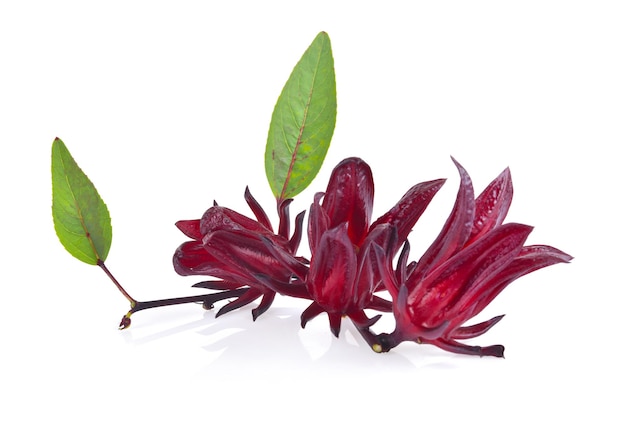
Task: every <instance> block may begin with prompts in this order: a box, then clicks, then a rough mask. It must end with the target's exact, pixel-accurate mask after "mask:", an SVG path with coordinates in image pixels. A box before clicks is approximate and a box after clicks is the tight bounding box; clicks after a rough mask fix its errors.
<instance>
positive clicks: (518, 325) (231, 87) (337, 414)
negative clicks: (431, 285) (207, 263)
mask: <svg viewBox="0 0 626 428" xmlns="http://www.w3.org/2000/svg"><path fill="white" fill-rule="evenodd" d="M227 3H228V4H227ZM226 4H227V5H226ZM624 22H626V13H625V10H624V6H623V3H622V2H619V1H615V2H610V1H563V2H558V1H525V2H503V1H463V2H419V1H415V2H394V1H388V2H384V3H383V2H367V1H360V2H352V3H351V2H339V1H336V2H329V1H323V0H318V1H315V2H310V1H309V2H298V1H290V2H277V1H259V2H252V1H233V2H200V1H198V2H193V1H177V2H159V1H151V2H116V1H109V2H102V3H100V4H96V3H95V2H89V3H88V2H75V3H69V2H41V3H35V2H28V1H23V2H3V3H2V5H1V6H0V135H1V137H2V140H3V150H2V155H1V156H0V162H1V168H0V174H1V177H0V178H1V180H0V185H1V186H2V210H1V212H0V216H1V217H0V228H1V230H0V236H1V237H2V238H1V239H2V246H1V251H2V254H1V257H0V260H1V262H0V263H2V264H1V266H2V279H1V289H0V317H1V319H0V321H1V324H0V325H1V328H2V335H1V338H0V340H1V343H2V345H1V346H2V348H1V353H0V392H2V393H3V395H4V397H5V398H3V400H2V402H3V404H2V410H1V411H0V425H2V426H12V427H18V426H19V427H22V426H37V425H38V426H52V425H54V426H56V425H59V426H61V425H62V426H72V427H73V426H81V427H82V426H121V425H122V424H124V425H125V426H130V425H133V424H134V425H139V424H140V425H141V426H166V425H170V426H206V425H210V426H217V424H221V425H222V426H224V424H229V425H231V424H232V425H234V426H240V425H241V426H242V425H243V423H250V424H252V423H254V424H266V423H267V424H271V425H272V426H298V425H303V426H320V425H322V424H324V425H332V426H335V425H337V426H339V424H343V425H344V426H346V424H350V425H348V426H356V425H352V424H356V423H367V424H369V425H374V424H377V425H381V424H385V425H386V424H391V423H402V424H403V425H406V426H457V425H459V424H463V426H481V427H485V426H486V427H491V426H514V425H518V426H569V425H571V424H573V423H575V422H576V423H577V425H578V426H598V427H599V426H602V427H612V426H623V424H624V423H625V418H624V416H623V411H620V410H619V408H620V406H622V405H623V402H624V386H623V385H624V381H625V378H624V369H623V366H624V363H623V355H624V352H623V351H624V345H623V336H624V333H623V332H624V328H623V323H624V315H623V298H624V291H623V289H624V285H625V284H624V278H623V266H624V260H623V248H622V244H623V242H624V240H625V238H626V237H625V235H624V214H623V208H622V204H621V199H622V198H623V196H624V190H623V184H624V179H623V172H622V171H620V168H622V163H623V162H622V156H623V155H622V146H623V145H624V142H625V137H626V131H625V129H626V127H625V122H624V118H625V113H626V101H625V100H626V83H625V82H626V79H625V77H624V76H626V57H625V52H626V51H625V48H626V26H625V25H624ZM321 30H324V31H327V32H328V33H329V35H330V37H331V41H332V47H333V53H334V57H335V67H336V73H337V93H338V106H339V107H338V117H337V127H336V131H335V135H334V139H333V143H332V145H331V148H330V150H329V153H328V156H327V163H326V164H325V166H324V167H323V169H322V171H321V172H320V174H319V176H318V177H317V179H316V180H315V181H314V183H313V185H312V187H311V188H310V189H307V190H306V191H305V192H304V193H302V194H301V195H300V196H299V197H297V198H296V202H295V203H294V205H293V207H294V213H295V212H297V211H300V210H303V209H306V208H307V207H308V205H309V204H310V203H311V201H312V196H313V193H314V192H315V191H320V190H323V189H324V188H325V186H326V180H327V178H328V176H329V173H330V170H331V169H332V167H333V166H334V164H336V163H337V162H338V161H339V160H341V159H343V158H344V157H346V156H353V155H354V156H360V157H362V158H364V159H365V160H366V161H368V162H369V163H370V165H371V167H372V169H373V171H374V176H375V181H376V189H377V190H376V202H375V215H380V214H382V213H383V212H384V211H386V210H387V209H388V208H389V207H391V205H392V204H393V203H394V202H395V201H396V200H397V199H398V198H399V197H400V196H401V195H402V194H403V193H404V192H405V191H406V190H407V189H408V188H409V187H410V186H411V185H413V184H415V183H417V182H420V181H425V180H431V179H435V178H440V177H447V178H449V180H448V182H447V184H446V186H444V189H443V190H442V191H441V192H440V193H439V194H438V195H437V197H436V199H435V200H434V202H433V203H432V205H431V206H430V207H429V210H428V212H427V214H425V215H424V217H423V218H422V220H421V221H420V223H419V225H418V227H417V228H416V229H415V230H414V232H413V234H412V243H413V248H414V249H415V250H414V251H415V252H414V253H413V254H414V256H415V257H417V256H418V254H419V251H420V249H422V250H423V248H424V247H425V246H426V245H427V243H428V241H429V239H432V238H433V237H434V236H435V235H436V234H437V233H438V231H439V228H440V227H441V225H442V223H443V221H444V220H445V218H446V216H447V213H448V212H449V210H450V208H451V207H452V204H453V201H454V196H455V193H456V189H457V185H458V178H457V174H456V170H455V168H454V166H453V164H452V162H451V161H450V159H449V156H450V155H453V156H454V157H455V158H456V159H458V160H459V161H460V162H461V163H462V164H463V165H464V166H465V167H466V169H467V170H468V171H469V173H470V174H471V176H472V178H473V179H474V184H475V187H476V189H477V191H479V190H481V189H482V188H483V187H484V186H485V185H486V184H487V183H488V182H489V181H491V179H493V178H494V177H495V176H496V175H497V174H498V173H499V172H500V171H501V170H502V169H503V168H505V167H506V166H509V167H510V168H511V171H512V174H513V182H514V186H515V192H516V193H515V198H514V201H513V206H512V208H511V211H510V214H509V220H510V221H516V222H522V223H527V224H530V225H533V226H535V230H534V231H533V233H532V234H531V236H530V238H529V240H528V243H542V244H550V245H553V246H556V247H558V248H560V249H562V250H564V251H566V252H568V253H570V254H572V255H573V256H575V260H574V261H573V262H572V263H571V264H569V265H558V266H553V267H550V268H546V269H544V270H542V271H538V272H535V273H533V274H531V275H528V276H527V277H524V278H522V279H520V280H518V281H517V282H516V283H514V284H513V285H512V286H510V287H509V288H508V289H507V290H506V291H505V292H504V293H503V294H502V295H500V296H499V297H498V299H496V301H494V302H493V304H492V305H491V306H490V307H489V308H488V309H487V310H486V311H485V312H484V313H483V314H482V315H481V318H483V319H486V318H487V317H491V316H494V315H497V314H501V313H506V314H507V316H506V317H505V318H504V320H503V321H502V322H501V323H500V324H499V325H498V326H496V327H495V328H494V329H493V330H491V331H490V332H489V333H488V334H486V335H484V336H482V337H480V338H478V339H476V341H475V343H477V344H481V345H491V344H495V343H502V344H504V345H505V346H506V359H495V358H482V359H481V358H476V357H466V356H458V355H453V354H448V353H445V352H443V351H440V350H438V349H437V348H433V347H429V346H420V345H417V344H404V345H402V346H400V347H398V348H396V349H395V350H393V351H392V352H391V353H389V354H385V355H377V354H374V353H373V352H371V351H370V350H368V348H367V346H365V344H364V343H363V342H362V341H361V340H360V338H358V337H356V336H355V332H354V329H353V328H351V326H350V325H349V323H347V322H344V324H343V329H342V334H341V336H340V339H339V340H336V339H334V338H333V337H332V336H331V334H330V332H329V331H328V323H327V320H326V319H325V318H324V317H319V318H317V319H315V320H314V321H312V322H311V323H310V324H309V325H308V326H307V328H306V329H305V330H301V329H300V328H299V322H298V321H299V314H300V312H301V310H302V308H303V307H304V304H305V303H304V302H299V301H295V300H288V299H279V300H277V301H276V303H275V304H274V306H273V307H272V308H271V309H270V310H269V311H268V312H267V313H266V314H264V315H263V316H262V317H261V318H260V319H259V320H257V322H255V323H253V322H252V321H251V316H250V313H249V310H250V309H251V308H252V306H248V307H246V308H244V309H243V310H240V311H237V312H234V313H231V314H228V315H226V316H224V317H222V318H219V319H217V320H216V319H215V318H214V312H212V311H210V312H204V311H203V310H202V309H201V308H199V307H198V306H196V305H186V306H182V307H176V308H165V309H156V310H150V311H146V312H141V313H138V314H136V315H135V316H134V317H133V325H132V327H131V328H130V329H129V330H128V331H124V332H119V331H118V330H117V323H118V322H119V319H120V318H121V316H122V315H123V314H124V313H125V312H126V311H127V310H128V304H127V302H126V301H125V300H124V299H123V297H122V296H121V295H120V294H119V293H118V292H117V291H116V290H115V289H114V287H113V285H112V284H111V283H110V282H109V281H108V279H107V278H106V277H105V276H104V274H103V273H102V272H101V271H100V270H99V269H97V268H95V267H92V266H87V265H83V264H82V263H80V262H79V261H77V260H75V259H73V258H72V257H71V256H70V255H69V254H67V253H66V252H65V250H64V249H63V248H62V246H61V245H60V244H59V242H58V240H57V238H56V236H55V233H54V230H53V226H52V219H51V214H50V203H51V194H50V190H51V189H50V147H51V143H52V141H53V139H54V138H55V137H57V136H58V137H60V138H62V139H63V140H64V141H65V143H66V145H67V146H68V148H69V149H70V151H71V152H72V154H73V155H74V157H75V159H76V160H77V161H78V163H79V164H80V165H81V166H82V168H83V169H84V170H85V171H86V172H87V174H88V175H89V176H90V178H91V179H92V181H94V183H95V184H96V186H97V188H98V190H99V191H100V194H101V195H102V197H103V198H104V200H105V201H106V202H107V204H108V206H109V210H110V211H111V214H112V218H113V230H114V234H113V235H114V238H113V245H112V248H111V252H110V255H109V258H108V259H107V265H108V266H109V268H110V269H111V270H112V271H113V272H114V274H115V275H116V276H117V277H118V279H119V280H120V281H121V282H122V283H123V284H124V285H125V286H126V288H127V289H128V290H129V292H130V293H131V294H132V295H133V296H135V297H136V298H138V299H140V300H149V299H156V298H165V297H173V296H182V295H186V294H193V293H194V291H193V290H191V289H190V288H189V286H190V285H192V284H193V283H194V282H195V281H196V278H189V277H187V278H182V277H179V276H177V275H176V274H175V273H174V271H173V269H172V266H171V255H172V253H173V251H174V249H175V248H176V247H177V246H178V245H179V244H180V243H181V242H183V240H184V239H185V237H184V236H183V235H182V234H181V233H180V232H179V231H178V230H177V229H176V228H175V227H174V223H175V221H177V220H179V219H183V218H186V219H188V218H197V217H199V216H200V215H202V213H203V211H204V210H205V209H206V208H208V207H209V206H210V204H211V203H212V201H213V199H216V200H217V201H218V202H219V203H220V204H221V205H227V206H229V207H232V208H235V209H237V210H240V211H242V212H243V213H246V214H249V211H247V207H246V206H245V203H244V200H243V191H244V188H245V186H246V185H250V186H251V190H252V192H253V194H254V195H255V196H256V197H257V199H259V200H260V201H261V203H262V204H263V206H264V207H266V210H267V211H268V212H269V213H270V215H271V217H272V218H273V219H274V220H275V219H276V216H275V211H274V205H273V198H272V196H271V193H270V191H269V186H268V185H267V183H266V180H265V175H264V168H263V152H264V146H265V139H266V136H267V128H268V124H269V120H270V116H271V113H272V109H273V106H274V103H275V101H276V98H277V97H278V94H279V93H280V90H281V88H282V86H283V84H284V82H285V81H286V79H287V77H288V76H289V73H290V72H291V69H292V67H293V66H294V65H295V63H296V62H297V60H298V59H299V58H300V55H301V54H302V53H303V52H304V50H305V49H306V48H307V46H308V45H309V44H310V42H311V41H312V40H313V38H314V37H315V35H316V34H317V33H318V32H319V31H321ZM303 248H306V245H304V246H303ZM385 322H387V323H388V324H387V326H388V327H391V326H392V324H393V322H392V321H390V320H388V319H386V321H385ZM389 323H390V324H389ZM384 327H385V324H384V323H381V325H380V328H381V329H382V328H384ZM9 421H10V422H9Z"/></svg>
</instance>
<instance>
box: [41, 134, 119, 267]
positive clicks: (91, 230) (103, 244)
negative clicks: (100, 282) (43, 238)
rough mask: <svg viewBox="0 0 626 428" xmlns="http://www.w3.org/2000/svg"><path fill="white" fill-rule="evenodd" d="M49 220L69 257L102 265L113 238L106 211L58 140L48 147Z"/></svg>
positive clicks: (89, 182)
mask: <svg viewBox="0 0 626 428" xmlns="http://www.w3.org/2000/svg"><path fill="white" fill-rule="evenodd" d="M52 218H53V220H54V229H55V230H56V233H57V236H58V237H59V241H61V244H63V246H64V247H65V249H66V250H67V251H69V253H70V254H71V255H73V256H74V257H76V258H77V259H79V260H81V261H83V262H85V263H89V264H91V265H96V264H98V263H99V262H104V261H105V259H106V257H107V254H108V253H109V248H110V247H111V240H112V236H113V235H112V229H111V217H110V216H109V210H108V209H107V206H106V205H105V204H104V201H103V200H102V198H101V197H100V195H99V194H98V191H97V190H96V188H95V187H94V185H93V183H92V182H91V181H90V180H89V178H88V177H87V176H86V175H85V173H84V172H83V171H82V170H81V169H80V167H79V166H78V165H77V164H76V162H75V161H74V158H72V155H71V154H70V152H69V151H68V150H67V147H65V144H63V141H61V140H60V139H58V138H56V139H55V140H54V142H53V143H52Z"/></svg>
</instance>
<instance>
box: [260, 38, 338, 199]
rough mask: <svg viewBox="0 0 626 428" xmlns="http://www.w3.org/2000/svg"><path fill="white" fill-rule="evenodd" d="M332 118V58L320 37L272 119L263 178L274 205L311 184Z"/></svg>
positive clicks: (329, 135)
mask: <svg viewBox="0 0 626 428" xmlns="http://www.w3.org/2000/svg"><path fill="white" fill-rule="evenodd" d="M336 118H337V91H336V86H335V68H334V61H333V54H332V51H331V46H330V38H329V37H328V34H326V33H324V32H321V33H319V34H318V35H317V37H316V38H315V40H313V43H311V46H309V48H308V49H307V50H306V52H305V53H304V55H302V58H301V59H300V61H299V62H298V64H297V65H296V66H295V68H294V69H293V72H292V73H291V76H289V80H287V83H286V84H285V87H284V88H283V90H282V92H281V94H280V97H278V101H277V102H276V106H275V107H274V113H273V114H272V121H271V123H270V129H269V133H268V136H267V146H266V148H265V173H266V175H267V179H268V181H269V183H270V187H271V188H272V192H273V193H274V196H276V198H277V199H278V200H279V201H282V200H285V199H289V198H292V197H294V196H295V195H297V194H298V193H300V192H301V191H302V190H304V189H305V188H306V187H307V186H308V185H309V184H310V183H311V181H313V178H315V176H316V175H317V173H318V172H319V170H320V168H321V166H322V162H323V161H324V157H325V156H326V152H327V151H328V146H329V145H330V140H331V138H332V136H333V131H334V130H335V120H336Z"/></svg>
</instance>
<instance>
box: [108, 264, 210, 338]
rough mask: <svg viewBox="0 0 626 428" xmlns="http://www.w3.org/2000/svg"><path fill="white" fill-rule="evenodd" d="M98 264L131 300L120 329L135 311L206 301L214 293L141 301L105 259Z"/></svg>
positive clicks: (127, 322)
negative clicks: (130, 292) (123, 283)
mask: <svg viewBox="0 0 626 428" xmlns="http://www.w3.org/2000/svg"><path fill="white" fill-rule="evenodd" d="M98 266H100V267H101V268H102V270H103V271H104V273H106V274H107V276H108V277H109V279H110V280H111V281H112V282H113V284H115V286H116V287H117V289H118V290H119V291H120V293H122V295H123V296H124V297H126V299H127V300H128V301H129V302H130V311H128V313H126V315H124V316H123V317H122V321H121V322H120V330H123V329H125V328H127V327H129V326H130V316H131V315H132V314H134V313H135V312H139V311H143V310H144V309H150V308H159V307H162V306H172V305H182V304H184V303H206V302H207V301H210V300H211V298H212V297H214V296H213V295H212V294H204V295H201V296H187V297H175V298H173V299H162V300H149V301H147V302H140V301H138V300H135V299H133V298H132V297H131V296H130V294H128V292H127V291H126V290H125V289H124V287H122V284H120V283H119V281H118V280H117V279H115V277H114V276H113V274H112V273H111V271H110V270H109V269H108V268H107V267H106V265H105V264H104V261H102V260H98Z"/></svg>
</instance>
